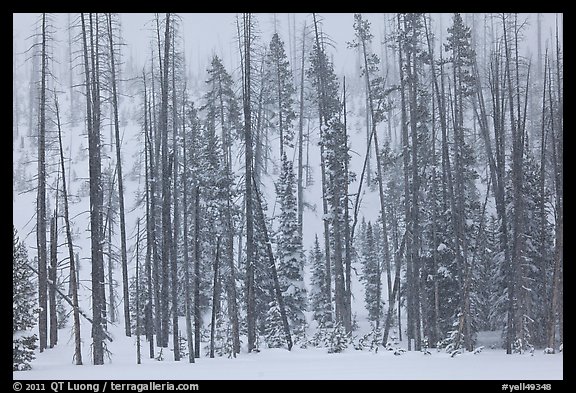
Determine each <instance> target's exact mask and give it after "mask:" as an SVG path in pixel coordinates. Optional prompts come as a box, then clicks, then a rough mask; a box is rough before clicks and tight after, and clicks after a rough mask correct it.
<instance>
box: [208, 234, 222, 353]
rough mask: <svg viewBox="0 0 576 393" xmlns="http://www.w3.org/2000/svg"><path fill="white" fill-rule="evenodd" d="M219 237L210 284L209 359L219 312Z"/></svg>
mask: <svg viewBox="0 0 576 393" xmlns="http://www.w3.org/2000/svg"><path fill="white" fill-rule="evenodd" d="M219 268H220V236H218V238H217V239H216V258H215V259H214V266H213V269H214V281H213V284H212V317H211V320H210V321H211V323H210V358H212V359H213V358H214V336H215V334H216V319H217V317H218V312H219V310H220V285H219V283H220V277H219V274H220V273H219Z"/></svg>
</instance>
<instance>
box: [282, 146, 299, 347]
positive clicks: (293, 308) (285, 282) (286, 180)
mask: <svg viewBox="0 0 576 393" xmlns="http://www.w3.org/2000/svg"><path fill="white" fill-rule="evenodd" d="M278 183H279V184H278V186H277V195H278V198H279V199H280V209H281V213H280V228H279V235H278V237H279V239H278V275H279V276H280V286H281V289H282V293H283V295H284V299H285V302H286V309H287V313H288V318H289V320H290V325H291V326H292V330H293V332H294V334H295V335H296V336H298V335H303V334H304V329H305V325H306V317H305V316H304V311H305V310H306V288H305V287H304V251H303V250H302V238H301V237H300V233H299V231H298V212H297V204H296V195H295V190H294V170H293V167H292V162H290V161H288V159H287V158H286V154H284V155H283V156H282V172H281V175H280V179H279V181H278Z"/></svg>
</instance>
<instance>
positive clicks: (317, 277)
mask: <svg viewBox="0 0 576 393" xmlns="http://www.w3.org/2000/svg"><path fill="white" fill-rule="evenodd" d="M310 261H311V264H312V268H311V270H312V282H311V287H310V310H311V311H312V312H313V313H312V318H313V319H314V320H315V321H317V322H318V326H325V325H327V324H328V323H331V321H332V318H331V317H330V316H331V309H332V308H331V305H330V298H329V297H328V295H327V293H326V269H325V261H324V254H323V253H322V250H321V249H320V244H319V242H318V235H316V238H315V239H314V248H313V249H312V250H311V252H310Z"/></svg>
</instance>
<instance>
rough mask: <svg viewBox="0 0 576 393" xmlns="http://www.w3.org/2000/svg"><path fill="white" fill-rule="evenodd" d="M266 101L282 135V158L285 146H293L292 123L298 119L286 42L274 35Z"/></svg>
mask: <svg viewBox="0 0 576 393" xmlns="http://www.w3.org/2000/svg"><path fill="white" fill-rule="evenodd" d="M265 78H266V85H267V86H268V88H267V89H266V92H267V94H268V99H267V100H266V101H268V102H270V103H274V104H273V105H272V108H271V110H272V113H273V115H272V119H274V120H273V126H274V128H275V129H277V130H278V132H279V134H280V157H282V156H283V155H284V145H285V144H286V145H288V146H293V143H292V141H293V140H294V130H293V129H292V122H293V121H294V120H295V119H296V112H295V111H294V94H295V92H296V89H295V88H294V85H293V76H292V71H291V69H290V64H289V63H288V58H287V56H286V52H285V51H284V42H283V41H282V40H281V39H280V37H279V36H278V33H274V35H273V36H272V40H271V41H270V48H269V51H268V53H267V58H266V74H265Z"/></svg>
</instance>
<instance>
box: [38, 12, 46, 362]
mask: <svg viewBox="0 0 576 393" xmlns="http://www.w3.org/2000/svg"><path fill="white" fill-rule="evenodd" d="M46 29H47V26H46V14H42V47H41V48H42V49H41V52H40V53H41V57H42V60H41V61H42V66H41V67H42V68H41V69H40V72H41V77H40V101H39V102H40V114H39V116H40V118H39V122H40V124H39V127H38V194H37V199H36V239H37V240H36V245H37V247H38V272H39V275H38V307H39V309H40V314H39V317H38V330H39V334H38V335H39V338H40V342H39V349H40V352H43V351H44V349H46V348H47V345H48V287H47V284H46V282H47V280H48V273H47V264H48V262H47V260H48V255H47V250H46V77H47V69H46V67H47V64H46V63H47V57H48V56H47V54H46V34H47V33H46Z"/></svg>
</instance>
